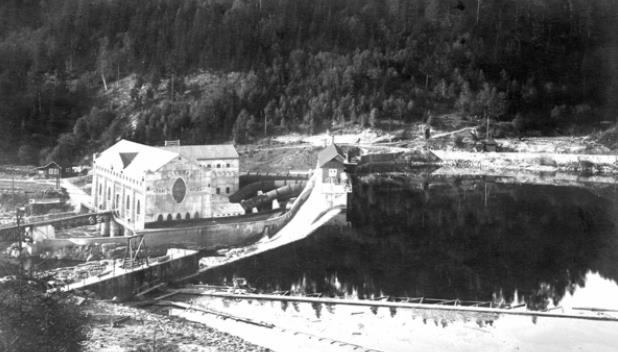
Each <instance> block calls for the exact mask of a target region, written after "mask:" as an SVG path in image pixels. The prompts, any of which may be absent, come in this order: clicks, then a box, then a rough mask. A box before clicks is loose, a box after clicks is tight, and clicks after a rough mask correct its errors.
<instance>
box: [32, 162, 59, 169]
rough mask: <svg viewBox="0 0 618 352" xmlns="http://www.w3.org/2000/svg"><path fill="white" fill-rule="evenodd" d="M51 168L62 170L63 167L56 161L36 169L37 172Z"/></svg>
mask: <svg viewBox="0 0 618 352" xmlns="http://www.w3.org/2000/svg"><path fill="white" fill-rule="evenodd" d="M49 168H54V169H62V167H61V166H60V165H58V163H57V162H55V161H50V162H48V163H47V164H45V165H42V166H39V167H36V168H35V169H37V170H45V169H49Z"/></svg>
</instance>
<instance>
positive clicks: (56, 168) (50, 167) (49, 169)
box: [36, 161, 63, 178]
mask: <svg viewBox="0 0 618 352" xmlns="http://www.w3.org/2000/svg"><path fill="white" fill-rule="evenodd" d="M36 171H37V173H38V174H39V175H40V176H42V177H45V178H56V177H62V175H63V172H62V171H63V169H62V167H61V166H60V165H58V163H56V162H55V161H52V162H49V163H47V164H45V165H43V166H39V167H37V168H36Z"/></svg>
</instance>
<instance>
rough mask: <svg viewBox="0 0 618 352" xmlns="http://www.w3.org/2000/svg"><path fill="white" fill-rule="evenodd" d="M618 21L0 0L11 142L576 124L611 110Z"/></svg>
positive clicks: (590, 10)
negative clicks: (116, 93) (117, 94)
mask: <svg viewBox="0 0 618 352" xmlns="http://www.w3.org/2000/svg"><path fill="white" fill-rule="evenodd" d="M617 22H618V2H616V1H613V0H593V1H588V0H492V1H489V0H408V1H405V0H314V1H300V0H236V1H227V0H218V1H217V0H4V1H2V2H0V121H2V123H3V125H2V128H0V148H1V150H2V151H3V152H4V153H3V155H2V158H4V159H7V158H12V159H19V160H20V161H21V162H37V161H39V160H40V159H45V158H53V159H56V160H59V161H67V162H70V161H73V160H76V159H78V158H79V157H81V156H83V155H86V154H87V153H89V152H91V151H93V150H95V149H96V148H98V147H101V146H104V145H108V144H110V143H112V142H113V141H114V140H115V139H117V138H118V137H120V136H122V137H124V138H130V139H133V140H136V141H140V142H147V143H153V144H154V143H161V142H162V141H163V140H164V139H178V138H180V139H182V140H183V143H185V144H188V143H210V142H218V141H222V140H230V139H232V138H233V139H234V140H235V141H237V142H239V143H242V142H245V141H247V140H250V139H252V138H254V137H258V136H263V135H265V134H273V133H280V132H283V131H290V130H299V131H304V132H309V133H311V132H315V131H319V130H322V129H326V128H329V127H331V126H333V125H334V124H340V123H344V122H348V123H358V124H359V125H361V126H366V125H375V124H376V123H379V122H380V120H384V119H395V120H400V121H407V122H410V121H420V120H423V119H424V118H426V116H427V115H428V113H429V112H431V114H440V113H450V112H457V113H459V114H461V115H462V116H466V117H470V118H475V117H476V118H483V117H489V118H491V119H494V120H503V121H514V125H515V126H516V128H518V129H520V130H521V131H523V132H524V133H525V132H526V131H535V132H536V131H538V132H541V133H545V134H555V133H573V132H574V131H575V132H576V131H578V130H581V129H580V127H581V126H585V125H590V124H594V123H597V122H599V121H601V120H610V121H615V119H616V112H617V111H618V105H617V103H616V102H615V97H617V96H618V68H617V65H618V49H617V46H616V45H617V43H616V42H617V36H618V28H617V26H616V25H615V23H617ZM203 72H209V73H210V74H209V76H210V77H211V78H212V79H211V81H212V80H214V83H213V82H209V83H208V84H206V85H205V84H201V83H199V82H198V83H195V82H194V81H196V80H195V79H193V78H195V77H196V76H199V74H200V73H201V74H203ZM128 76H131V77H132V79H131V80H130V82H131V84H132V87H131V89H130V94H129V99H128V100H127V101H124V102H122V103H118V102H113V101H111V100H110V99H108V98H106V97H109V94H107V95H106V94H105V92H109V91H111V90H113V89H115V87H116V88H118V86H117V85H116V84H117V83H116V82H117V81H119V80H120V79H122V78H124V77H128ZM213 77H214V78H213ZM124 81H125V82H126V79H125V80H124ZM192 82H193V83H192Z"/></svg>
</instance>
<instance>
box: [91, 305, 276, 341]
mask: <svg viewBox="0 0 618 352" xmlns="http://www.w3.org/2000/svg"><path fill="white" fill-rule="evenodd" d="M85 310H86V311H87V312H88V314H89V316H90V317H91V323H90V327H91V329H90V332H91V333H90V338H89V339H88V340H87V341H86V342H85V344H84V351H86V352H95V351H96V352H101V351H103V352H112V351H113V352H120V351H127V352H128V351H131V352H133V351H135V352H137V351H144V352H145V351H158V352H172V351H173V352H189V351H191V352H206V351H208V352H214V351H221V352H227V351H229V352H237V351H256V352H257V351H260V352H262V351H269V350H268V349H265V348H263V347H260V346H257V345H254V344H251V343H248V342H247V341H245V340H243V339H241V338H239V337H236V336H233V335H230V334H227V333H223V332H220V331H217V330H215V329H212V328H210V327H207V326H205V325H202V324H198V323H193V322H189V321H186V320H184V319H180V318H175V317H171V316H167V315H165V313H166V312H165V311H161V312H160V313H162V314H155V313H152V312H149V311H146V310H141V309H136V308H132V307H127V306H123V305H119V304H112V303H107V302H103V301H90V302H89V303H87V305H86V306H85ZM114 322H117V324H115V326H114V324H113V323H114Z"/></svg>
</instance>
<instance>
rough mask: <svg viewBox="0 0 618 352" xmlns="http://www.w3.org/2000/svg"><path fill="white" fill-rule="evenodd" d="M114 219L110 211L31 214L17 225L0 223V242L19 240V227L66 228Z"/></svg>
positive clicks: (24, 228) (25, 228)
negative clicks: (50, 226)
mask: <svg viewBox="0 0 618 352" xmlns="http://www.w3.org/2000/svg"><path fill="white" fill-rule="evenodd" d="M113 219H114V215H113V212H112V211H104V212H98V213H83V214H79V213H61V214H50V215H44V216H32V217H27V218H24V222H23V223H21V224H20V225H19V226H18V225H17V223H16V222H15V223H9V224H3V225H0V242H13V241H17V240H19V237H20V234H19V229H20V228H21V229H23V230H27V229H31V228H34V227H43V226H49V225H52V226H54V227H56V228H68V227H77V226H84V225H95V224H97V223H103V222H109V221H111V220H113Z"/></svg>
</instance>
